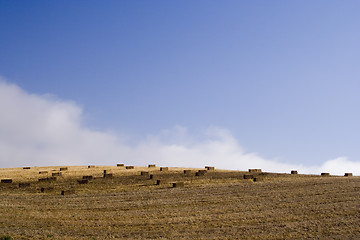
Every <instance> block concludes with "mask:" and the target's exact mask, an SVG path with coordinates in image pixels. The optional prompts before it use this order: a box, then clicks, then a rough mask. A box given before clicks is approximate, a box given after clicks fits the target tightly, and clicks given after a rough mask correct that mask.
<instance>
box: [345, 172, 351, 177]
mask: <svg viewBox="0 0 360 240" xmlns="http://www.w3.org/2000/svg"><path fill="white" fill-rule="evenodd" d="M352 175H353V174H352V173H345V174H344V176H345V177H352Z"/></svg>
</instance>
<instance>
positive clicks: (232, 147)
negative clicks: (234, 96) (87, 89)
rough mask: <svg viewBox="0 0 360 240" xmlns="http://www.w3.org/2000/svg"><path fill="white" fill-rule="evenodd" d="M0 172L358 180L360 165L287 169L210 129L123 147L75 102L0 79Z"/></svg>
mask: <svg viewBox="0 0 360 240" xmlns="http://www.w3.org/2000/svg"><path fill="white" fill-rule="evenodd" d="M0 112H1V117H0V168H5V167H22V166H51V165H53V166H55V165H88V164H95V165H114V164H116V163H120V162H121V163H125V164H129V165H138V166H145V165H147V164H149V163H156V164H158V165H162V166H178V167H203V166H205V165H213V166H215V167H216V168H222V169H234V170H247V169H248V168H261V169H263V170H265V171H272V172H289V171H290V170H292V169H297V170H298V171H300V173H320V172H330V173H331V174H339V175H341V174H343V173H344V172H353V173H354V174H356V175H360V163H359V162H352V161H349V160H347V159H346V158H345V157H340V158H337V159H333V160H329V161H326V162H324V163H323V164H322V165H321V166H304V165H301V164H298V165H296V164H286V163H281V162H278V161H275V160H271V159H264V158H262V157H261V156H260V155H259V154H257V153H247V152H245V151H244V150H243V149H242V147H241V146H240V145H239V143H238V142H237V140H236V139H235V138H234V137H233V136H232V134H231V133H230V132H229V131H228V130H226V129H223V128H218V127H209V128H208V129H206V130H205V131H204V132H203V133H202V134H201V135H200V136H194V135H193V134H190V133H189V132H188V131H187V129H186V128H185V127H181V126H175V127H174V128H172V129H170V130H163V131H161V132H160V133H158V134H156V135H149V136H146V137H145V138H144V139H143V140H142V141H139V142H138V143H137V144H135V145H134V144H133V145H130V144H127V143H126V142H125V141H124V139H121V138H120V137H119V136H117V135H116V134H114V133H112V132H107V131H95V130H92V129H89V128H87V127H86V126H84V124H83V123H82V115H83V113H82V109H81V108H80V107H79V106H78V105H77V104H76V103H74V102H71V101H63V100H59V99H57V98H55V97H54V96H50V95H44V96H40V95H34V94H29V93H27V92H25V91H24V90H22V89H20V88H19V87H18V86H16V85H14V84H9V83H7V82H5V81H3V80H1V79H0Z"/></svg>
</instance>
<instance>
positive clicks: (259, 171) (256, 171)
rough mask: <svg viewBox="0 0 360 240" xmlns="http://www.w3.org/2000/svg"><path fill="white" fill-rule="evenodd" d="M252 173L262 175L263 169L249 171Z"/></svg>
mask: <svg viewBox="0 0 360 240" xmlns="http://www.w3.org/2000/svg"><path fill="white" fill-rule="evenodd" d="M249 172H251V173H261V169H249Z"/></svg>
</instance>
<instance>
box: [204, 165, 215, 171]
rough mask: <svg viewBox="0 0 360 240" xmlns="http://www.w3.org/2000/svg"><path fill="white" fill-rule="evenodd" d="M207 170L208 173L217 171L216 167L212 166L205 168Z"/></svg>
mask: <svg viewBox="0 0 360 240" xmlns="http://www.w3.org/2000/svg"><path fill="white" fill-rule="evenodd" d="M205 168H206V170H208V171H213V170H215V167H210V166H205Z"/></svg>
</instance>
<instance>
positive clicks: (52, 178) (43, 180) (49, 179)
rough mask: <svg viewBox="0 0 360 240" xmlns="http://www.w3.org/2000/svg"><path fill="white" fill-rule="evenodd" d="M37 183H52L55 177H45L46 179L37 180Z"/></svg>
mask: <svg viewBox="0 0 360 240" xmlns="http://www.w3.org/2000/svg"><path fill="white" fill-rule="evenodd" d="M38 181H39V182H52V181H56V177H46V178H39V180H38Z"/></svg>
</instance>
